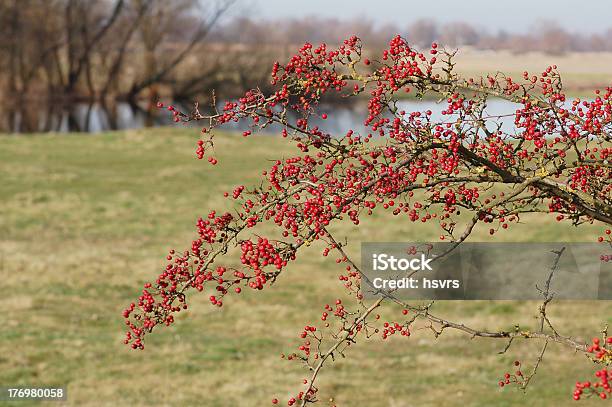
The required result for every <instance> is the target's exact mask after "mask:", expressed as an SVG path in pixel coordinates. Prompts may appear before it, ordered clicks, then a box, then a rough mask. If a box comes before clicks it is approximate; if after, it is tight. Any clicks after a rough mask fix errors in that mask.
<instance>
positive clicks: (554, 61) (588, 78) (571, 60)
mask: <svg viewBox="0 0 612 407" xmlns="http://www.w3.org/2000/svg"><path fill="white" fill-rule="evenodd" d="M456 62H457V66H456V68H457V72H459V73H460V74H461V75H462V76H465V77H479V76H483V75H486V74H489V73H492V74H494V73H496V72H503V73H505V74H507V75H509V76H512V77H513V78H514V79H517V80H518V79H521V77H522V75H523V71H528V72H529V73H530V74H531V75H539V74H540V73H541V72H542V71H544V70H545V69H546V67H548V66H552V65H557V67H558V69H559V72H560V73H561V78H562V80H563V85H564V88H565V90H566V92H567V93H568V94H569V95H572V96H581V97H588V98H593V97H594V96H595V95H594V93H593V91H594V90H595V89H597V88H599V89H605V87H607V86H612V71H610V66H612V53H610V52H568V53H564V54H560V55H554V54H544V53H542V52H527V53H521V54H516V53H513V52H511V51H505V50H502V51H485V50H477V49H471V48H469V47H461V48H459V52H458V54H457V57H456Z"/></svg>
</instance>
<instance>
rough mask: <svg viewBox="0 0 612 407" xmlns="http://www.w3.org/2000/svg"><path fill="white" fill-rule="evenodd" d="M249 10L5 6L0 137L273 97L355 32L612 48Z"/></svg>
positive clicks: (561, 35)
mask: <svg viewBox="0 0 612 407" xmlns="http://www.w3.org/2000/svg"><path fill="white" fill-rule="evenodd" d="M243 4H244V3H240V0H173V1H164V0H0V104H1V105H2V114H0V130H3V131H6V130H7V129H9V130H10V129H18V130H17V131H38V130H46V129H53V128H54V127H57V126H55V125H53V124H52V123H50V122H49V123H47V124H44V125H41V124H40V121H41V119H40V116H41V112H40V110H41V109H45V110H52V109H57V106H60V105H61V106H67V105H74V103H75V102H83V101H85V102H87V103H88V104H89V105H90V106H91V104H92V103H94V102H95V103H98V104H103V105H104V107H105V109H108V111H109V112H111V113H112V114H110V115H109V119H108V120H109V121H116V120H117V119H116V117H117V114H116V108H117V107H116V103H117V102H118V101H128V102H130V104H131V105H132V106H137V105H138V106H139V108H141V109H144V110H145V111H146V112H149V113H150V112H151V111H152V110H153V108H154V104H155V102H156V101H157V100H158V99H160V98H163V99H172V100H175V101H185V102H191V101H194V100H199V101H200V102H203V103H204V104H206V101H207V98H210V96H211V94H212V91H213V90H215V91H216V92H217V94H219V95H223V97H224V98H228V97H235V96H238V95H239V94H241V92H243V90H244V89H250V88H254V87H258V88H260V89H261V90H262V91H268V90H269V89H266V87H268V86H270V85H269V81H268V76H269V70H270V66H271V65H272V63H273V62H274V61H276V60H280V61H282V60H284V59H286V58H287V56H288V55H289V53H290V52H291V51H293V50H294V49H295V47H296V46H298V45H300V44H302V43H304V42H305V41H310V42H313V43H318V42H327V43H330V44H333V43H336V42H338V40H339V39H342V38H347V37H348V36H350V35H353V34H357V35H359V36H361V37H362V38H363V39H365V40H367V43H368V44H370V45H369V46H370V47H371V48H372V49H371V50H370V51H371V52H377V51H378V49H375V48H382V47H383V46H385V45H386V43H387V42H388V40H389V38H391V37H392V36H393V35H395V34H397V33H402V34H404V35H405V37H407V38H409V39H410V41H411V42H412V43H413V44H416V45H420V46H424V47H425V46H429V44H431V42H433V41H438V42H441V43H442V44H444V45H446V46H449V47H459V46H462V47H464V46H471V47H475V48H482V49H508V50H512V51H515V52H525V51H538V50H539V51H545V52H552V53H563V52H567V51H612V41H610V38H611V37H612V29H610V30H608V31H607V32H605V33H602V34H593V35H586V34H573V33H569V32H567V31H566V30H565V29H563V28H562V27H559V26H557V25H555V24H539V25H538V27H539V28H537V29H534V30H532V31H531V32H529V33H526V34H514V33H508V32H504V31H499V32H498V33H496V34H491V33H488V32H487V31H486V30H482V29H479V28H478V27H474V26H472V25H469V24H467V23H462V22H455V23H447V24H438V23H436V22H435V21H433V20H418V21H413V22H410V23H408V24H407V25H406V27H399V26H395V25H392V24H387V25H376V24H374V22H372V21H370V20H367V19H344V20H341V19H335V18H321V17H299V18H297V17H296V18H292V19H276V20H273V19H265V18H264V19H261V18H259V19H257V18H253V17H250V16H248V10H247V12H244V10H246V9H243V7H242V6H243ZM137 102H139V103H137ZM7 105H8V107H7ZM87 115H89V113H87ZM52 116H53V113H52V112H47V113H45V117H47V118H49V117H52ZM16 121H18V122H19V123H18V125H17V124H16ZM56 121H57V120H56ZM69 127H74V126H69ZM109 127H110V128H116V126H115V125H114V124H113V123H110V125H109ZM75 128H77V129H78V126H76V127H75Z"/></svg>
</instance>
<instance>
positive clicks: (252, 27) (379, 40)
mask: <svg viewBox="0 0 612 407" xmlns="http://www.w3.org/2000/svg"><path fill="white" fill-rule="evenodd" d="M398 33H399V34H402V35H403V36H404V37H405V38H408V39H409V40H410V42H411V43H412V44H416V45H420V46H423V47H427V46H429V45H430V44H431V43H432V42H434V41H437V42H440V43H442V44H444V45H446V46H449V47H457V46H472V47H475V48H479V49H494V50H501V49H504V50H510V51H513V52H516V53H523V52H531V51H542V52H546V53H554V54H560V53H564V52H572V51H573V52H586V51H592V52H603V51H612V41H611V40H612V24H611V26H610V28H609V29H608V30H607V31H605V32H602V33H595V34H585V33H575V32H570V31H568V30H566V29H565V28H563V27H562V26H560V25H559V24H557V23H555V22H553V21H546V20H544V21H540V22H538V23H536V24H534V28H533V29H532V30H529V32H528V33H515V32H511V31H509V30H505V29H503V27H502V28H500V29H499V30H498V31H497V32H495V33H491V32H489V31H488V30H485V29H483V28H481V27H476V26H473V25H471V24H468V23H465V22H461V21H456V22H450V23H445V24H441V23H437V22H436V21H434V20H429V19H420V20H416V21H412V22H410V23H408V24H406V25H405V26H398V25H395V24H385V25H376V24H374V22H373V21H371V20H367V19H363V18H356V19H348V20H341V19H337V18H323V19H322V18H319V17H317V18H315V17H307V18H304V17H300V18H294V19H289V20H254V19H251V18H248V17H242V18H236V19H233V20H231V21H229V22H226V23H225V24H224V25H223V28H222V29H220V30H217V31H216V32H215V33H214V35H213V36H212V37H213V38H212V40H214V41H221V42H226V43H232V44H235V43H245V44H246V43H248V44H253V43H261V42H262V41H264V42H266V43H274V44H284V43H286V42H290V43H300V42H304V41H305V40H308V41H311V42H328V43H335V42H337V41H338V39H339V38H345V37H347V35H353V34H357V35H358V36H360V37H361V38H362V39H364V40H365V41H367V43H368V44H369V46H384V45H385V44H386V43H387V42H388V41H389V39H390V38H391V37H393V36H394V35H396V34H398Z"/></svg>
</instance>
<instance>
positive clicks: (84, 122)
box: [0, 99, 518, 136]
mask: <svg viewBox="0 0 612 407" xmlns="http://www.w3.org/2000/svg"><path fill="white" fill-rule="evenodd" d="M445 105H446V104H445V103H436V101H433V100H403V101H400V102H399V103H398V107H399V108H400V109H401V110H405V111H406V112H414V111H426V110H431V111H432V116H431V118H432V121H434V122H440V121H444V120H448V118H445V116H443V115H442V114H441V112H442V110H444V108H445ZM517 107H518V105H516V104H514V103H511V102H507V101H505V100H501V99H491V100H489V101H488V102H487V108H486V114H487V115H489V116H499V115H512V114H513V113H514V112H515V111H516V109H517ZM185 109H186V110H189V108H188V107H185ZM320 112H321V113H327V116H328V117H327V119H325V120H323V119H322V118H321V117H320V116H319V117H312V118H311V119H310V121H309V123H310V125H311V126H315V125H316V126H319V128H320V129H321V130H322V131H324V132H326V133H330V134H332V135H336V136H338V135H343V134H345V133H346V132H347V131H348V130H349V129H352V130H353V131H355V132H361V133H363V132H364V130H365V129H364V126H363V121H364V119H365V118H366V117H367V109H366V106H365V104H364V103H357V104H354V105H351V106H340V105H337V104H334V105H323V106H321V110H320ZM3 113H4V117H0V132H12V133H33V132H59V133H67V132H83V133H99V132H102V131H108V130H123V129H138V128H143V127H156V126H165V125H173V124H174V122H172V117H171V115H170V114H168V112H166V111H164V110H160V111H157V110H156V111H155V112H154V114H153V115H151V114H149V113H147V112H146V111H145V110H143V109H140V108H138V107H137V106H132V105H130V104H128V103H117V104H115V105H114V106H113V108H112V109H109V108H105V107H103V106H102V105H100V104H86V103H76V104H72V105H70V106H68V107H55V108H53V109H27V110H22V111H12V112H11V111H6V110H4V111H3ZM499 120H501V121H502V122H503V124H504V127H505V128H506V129H508V127H507V126H510V127H512V126H513V118H512V117H511V116H506V117H502V118H501V119H499ZM174 125H175V124H174ZM190 125H191V124H190ZM193 126H194V127H199V124H198V123H193ZM226 128H230V129H234V130H240V131H242V130H246V129H248V124H247V123H228V124H227V125H226ZM261 131H263V132H265V133H270V134H274V133H278V132H279V127H276V126H270V127H268V128H266V129H263V130H261Z"/></svg>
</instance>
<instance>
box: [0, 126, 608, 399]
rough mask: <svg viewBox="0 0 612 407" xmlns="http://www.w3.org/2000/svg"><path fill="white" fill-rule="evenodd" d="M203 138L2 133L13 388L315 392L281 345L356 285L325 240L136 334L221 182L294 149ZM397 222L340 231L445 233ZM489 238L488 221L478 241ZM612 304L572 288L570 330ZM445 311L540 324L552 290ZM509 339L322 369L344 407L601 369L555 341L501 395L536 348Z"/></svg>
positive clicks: (555, 386)
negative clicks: (245, 285) (133, 328)
mask: <svg viewBox="0 0 612 407" xmlns="http://www.w3.org/2000/svg"><path fill="white" fill-rule="evenodd" d="M196 137H197V132H195V131H194V130H169V129H155V130H142V131H130V132H117V133H105V134H100V135H93V136H91V135H87V136H85V135H83V136H77V135H45V136H18V137H17V136H2V137H0V281H2V296H1V297H0V307H1V309H2V316H1V317H0V326H1V327H2V328H0V386H10V385H67V386H68V393H69V402H68V404H69V405H75V406H77V405H78V406H81V405H95V406H100V405H102V406H106V405H108V406H111V405H112V406H115V405H119V406H124V405H134V406H151V405H205V406H259V405H269V400H270V399H271V398H272V397H273V396H277V397H279V398H281V399H286V398H287V397H288V395H289V392H293V391H297V390H298V389H299V387H300V385H299V384H300V383H301V380H302V379H303V377H304V374H305V372H304V370H302V368H301V367H300V366H299V365H297V364H293V363H289V362H285V361H281V360H280V358H279V355H280V353H282V352H290V351H292V349H294V347H295V346H298V345H299V340H298V338H297V334H298V333H299V331H300V329H301V327H303V325H304V324H305V323H310V322H315V321H316V320H317V318H318V316H319V315H320V312H321V308H320V307H321V306H322V305H323V304H324V303H325V302H330V301H333V300H334V299H335V298H337V297H339V296H343V295H344V294H343V290H342V287H341V285H340V284H338V282H337V272H336V270H337V267H336V265H335V263H334V262H333V261H328V260H326V259H323V258H322V257H321V256H318V255H317V253H318V252H319V250H320V248H319V247H316V245H315V247H311V248H308V249H307V250H306V252H305V253H304V256H302V257H301V258H300V259H298V261H296V262H295V264H294V265H293V266H292V267H290V268H289V269H288V270H287V271H286V273H284V274H283V276H282V278H281V279H280V280H279V281H278V282H277V284H275V286H274V287H272V288H270V289H266V290H264V291H262V292H258V293H254V292H245V293H244V294H242V295H241V296H234V298H232V299H229V298H228V300H227V301H226V305H227V306H226V307H224V309H221V310H218V309H215V308H213V307H211V306H209V305H208V304H207V301H206V298H205V296H204V295H194V296H192V297H191V300H192V307H191V310H189V311H188V312H186V313H182V315H180V318H178V321H177V323H176V324H175V325H174V326H173V327H172V328H170V329H160V330H159V331H158V332H157V333H156V334H155V335H152V336H151V337H150V338H149V340H148V342H147V347H146V349H145V351H142V352H135V351H131V350H129V349H128V348H127V347H126V346H125V345H123V344H122V343H121V341H122V338H123V331H124V326H123V320H122V318H121V311H122V309H123V308H124V307H125V306H126V305H127V304H129V303H130V302H131V301H132V300H134V299H135V298H136V297H137V296H138V293H139V288H140V287H141V285H142V283H143V282H145V281H147V280H150V279H153V278H154V277H155V276H156V275H157V273H158V272H159V270H160V268H162V267H163V266H164V256H165V254H166V252H167V250H168V249H170V248H176V249H183V248H185V247H188V246H189V244H190V242H191V239H192V238H193V236H194V230H195V229H194V224H195V221H196V219H197V217H198V216H201V215H205V214H206V213H208V211H209V210H210V209H218V210H222V209H223V208H224V206H225V205H226V200H225V199H224V198H223V197H222V192H224V191H227V190H231V188H233V186H234V185H238V184H249V183H255V182H257V180H258V178H259V174H260V173H261V170H262V169H264V168H266V167H267V166H269V160H270V159H276V158H278V157H282V156H287V155H288V154H292V153H293V152H292V150H290V149H289V147H288V146H287V144H288V143H286V142H284V141H283V140H281V139H280V138H275V137H253V138H248V139H243V138H242V137H236V136H232V135H228V134H222V135H221V136H220V137H218V138H217V145H216V149H217V156H218V158H219V161H220V164H219V165H218V166H217V167H211V166H209V165H208V164H206V163H204V162H201V161H198V160H196V159H194V145H195V140H196ZM389 220H390V219H388V218H387V217H386V215H383V214H380V215H376V216H375V217H374V218H372V219H370V220H366V221H364V222H363V224H362V226H361V227H360V228H358V229H357V228H354V227H352V226H349V225H345V224H342V225H337V226H336V227H335V231H336V233H337V234H338V235H339V236H347V237H349V238H350V241H351V242H352V244H351V246H349V250H350V252H351V253H353V254H355V255H357V254H358V253H359V251H358V250H359V243H360V242H361V241H391V240H406V241H409V240H414V239H419V240H432V239H436V237H437V236H438V234H439V232H438V231H436V230H435V229H432V228H431V227H429V226H422V225H419V224H412V223H409V222H406V223H405V222H397V221H389ZM598 230H599V228H596V227H588V226H587V227H585V228H581V229H574V228H571V227H569V226H567V225H561V224H557V223H556V222H554V221H552V218H549V217H546V216H545V217H542V216H539V217H534V218H532V219H526V220H525V223H524V224H521V225H518V226H517V227H515V228H514V229H513V230H512V231H509V232H508V233H506V234H500V235H499V236H498V237H496V239H497V240H507V241H511V240H521V241H538V240H540V241H560V240H569V241H572V240H573V241H582V240H592V236H594V233H597V231H598ZM485 236H486V228H485V229H482V230H481V229H477V230H476V232H475V235H474V237H473V240H479V239H484V238H485ZM231 261H233V262H236V261H237V260H236V259H232V260H231ZM247 291H248V290H247ZM611 305H612V304H610V303H609V302H599V303H593V302H563V303H558V304H553V305H552V306H551V307H550V314H551V318H552V319H553V321H555V322H556V323H557V325H558V326H560V327H562V328H563V330H564V331H565V332H568V333H573V334H575V335H577V336H578V337H582V338H588V337H590V336H592V335H594V334H597V332H598V330H599V329H601V325H600V324H601V322H602V320H604V322H608V323H612V318H611V317H610V315H612V313H611V312H610V311H611V310H612V306H611ZM434 310H435V311H436V312H437V313H438V314H441V315H443V316H446V317H448V318H450V319H459V320H462V321H465V322H466V323H470V324H474V325H477V326H479V327H483V328H489V329H497V328H509V327H512V326H513V325H514V324H515V323H521V324H522V325H524V326H529V325H533V324H534V319H533V316H534V315H535V314H536V311H537V304H535V303H530V302H520V303H516V302H502V301H497V302H463V303H457V302H441V303H439V304H437V305H436V306H435V307H434ZM396 312H397V311H396V310H395V311H394V310H393V309H383V310H382V312H381V314H382V315H383V317H384V316H385V315H396ZM390 318H391V317H390ZM606 318H607V321H606ZM503 346H504V343H503V342H497V341H491V340H479V339H473V340H470V339H469V338H468V337H466V336H465V335H460V334H457V333H450V332H449V333H448V334H446V333H445V334H444V335H443V336H441V337H440V338H438V339H437V340H434V339H433V337H432V335H431V334H430V332H429V331H428V330H427V329H423V330H417V331H415V332H414V334H413V335H412V336H411V337H410V339H408V340H406V339H403V340H402V339H398V340H395V338H394V339H393V340H391V341H388V342H384V343H383V342H381V341H380V340H378V339H371V340H367V341H363V342H361V343H358V344H357V345H356V346H355V348H354V349H352V350H351V351H350V355H349V356H350V357H349V358H346V359H339V360H337V362H336V363H334V364H333V365H330V366H329V367H328V369H327V370H325V371H324V373H323V375H322V377H321V381H320V382H319V386H320V389H321V390H320V396H321V399H322V400H329V399H330V398H333V399H334V400H335V401H336V402H338V404H339V405H345V406H346V405H349V406H355V405H363V406H439V405H459V404H461V405H464V406H492V405H499V406H519V405H529V406H551V405H566V404H570V395H571V390H572V387H573V383H574V381H575V380H576V379H583V378H587V377H590V376H591V372H592V371H593V367H592V366H591V365H590V364H589V363H588V362H587V361H586V360H585V359H584V357H581V356H580V355H576V354H572V353H571V352H567V350H566V349H564V348H561V347H559V346H556V345H553V346H551V347H550V351H549V352H548V353H547V354H546V357H545V359H544V361H543V363H542V366H541V370H540V371H539V372H538V374H537V376H536V377H535V378H534V381H533V384H532V388H531V389H530V390H529V391H528V392H527V394H522V393H520V392H516V391H513V390H511V389H507V390H506V391H503V392H501V391H500V390H499V389H498V388H497V386H496V383H497V381H498V378H499V377H500V376H501V375H502V374H503V372H505V371H506V370H507V369H508V368H509V367H510V365H511V362H512V360H514V358H515V357H518V358H520V359H524V360H530V359H531V360H533V359H535V357H536V356H537V353H538V348H537V345H536V344H530V343H523V342H517V343H516V345H514V346H513V348H512V352H511V353H510V354H507V355H498V354H497V352H498V351H499V350H500V349H502V348H503ZM328 404H330V403H328V402H327V401H325V402H323V403H322V405H324V406H326V405H328ZM19 405H28V404H27V403H25V402H24V403H20V404H19ZM50 405H56V404H50ZM582 405H590V402H589V401H587V402H584V403H582Z"/></svg>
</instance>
